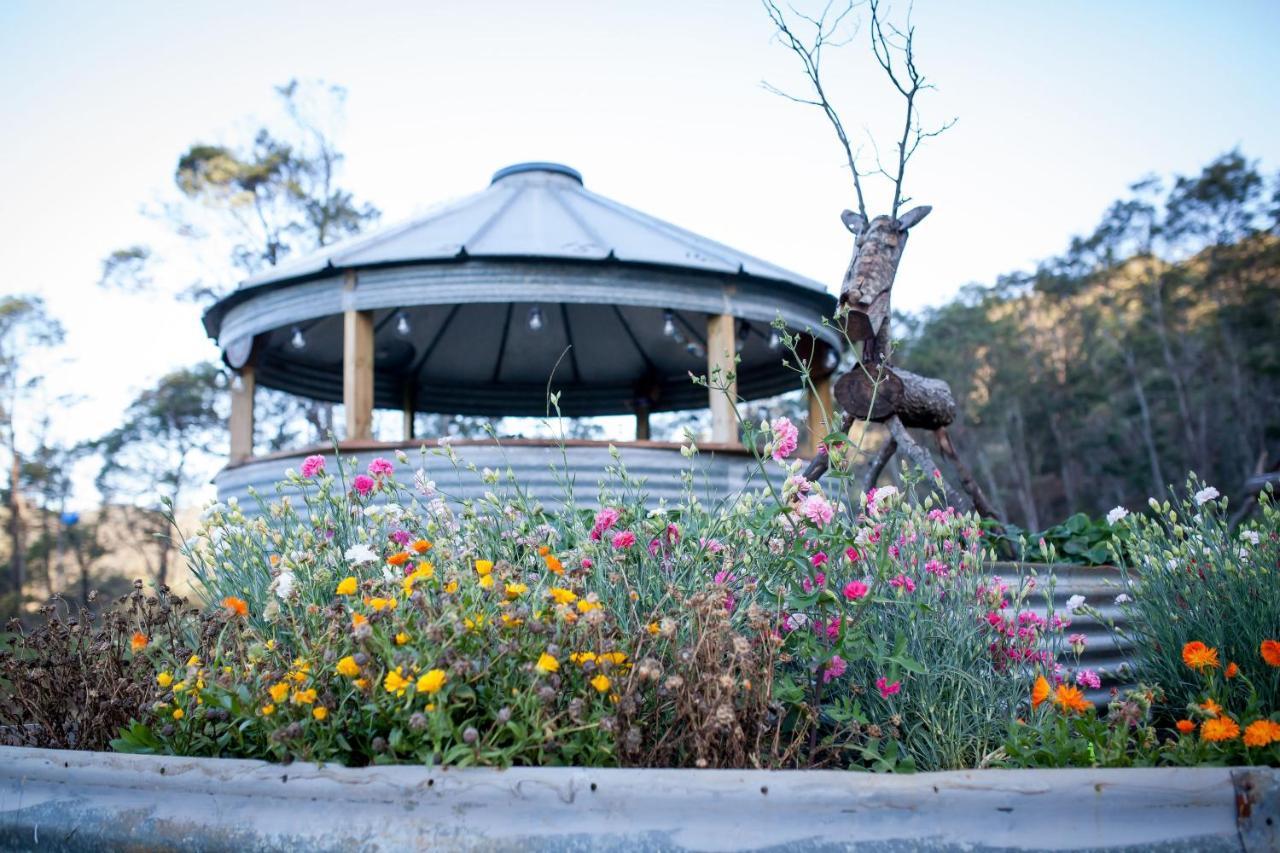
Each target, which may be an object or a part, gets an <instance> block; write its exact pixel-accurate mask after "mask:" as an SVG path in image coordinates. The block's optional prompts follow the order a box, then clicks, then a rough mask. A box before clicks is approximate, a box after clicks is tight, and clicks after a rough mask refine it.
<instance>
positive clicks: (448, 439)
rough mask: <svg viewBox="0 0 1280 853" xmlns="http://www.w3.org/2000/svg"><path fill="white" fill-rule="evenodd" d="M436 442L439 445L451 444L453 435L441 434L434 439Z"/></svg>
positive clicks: (446, 445)
mask: <svg viewBox="0 0 1280 853" xmlns="http://www.w3.org/2000/svg"><path fill="white" fill-rule="evenodd" d="M436 444H437V445H439V446H440V447H448V446H450V445H451V444H453V436H451V435H442V436H440V437H439V438H437V439H436Z"/></svg>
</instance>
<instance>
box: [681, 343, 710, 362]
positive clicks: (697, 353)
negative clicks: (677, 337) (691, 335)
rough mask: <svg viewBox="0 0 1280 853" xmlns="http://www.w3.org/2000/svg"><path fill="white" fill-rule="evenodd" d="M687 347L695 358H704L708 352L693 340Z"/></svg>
mask: <svg viewBox="0 0 1280 853" xmlns="http://www.w3.org/2000/svg"><path fill="white" fill-rule="evenodd" d="M685 349H686V350H688V351H689V355H691V356H694V357H695V358H702V357H703V356H704V355H706V354H707V351H706V350H704V349H703V348H702V347H701V346H699V345H698V344H697V343H693V342H690V344H689V345H688V346H687V347H685Z"/></svg>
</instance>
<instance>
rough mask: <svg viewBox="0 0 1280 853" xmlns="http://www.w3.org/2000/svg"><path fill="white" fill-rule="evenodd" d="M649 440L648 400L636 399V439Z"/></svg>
mask: <svg viewBox="0 0 1280 853" xmlns="http://www.w3.org/2000/svg"><path fill="white" fill-rule="evenodd" d="M648 440H649V401H648V400H637V401H636V441H648Z"/></svg>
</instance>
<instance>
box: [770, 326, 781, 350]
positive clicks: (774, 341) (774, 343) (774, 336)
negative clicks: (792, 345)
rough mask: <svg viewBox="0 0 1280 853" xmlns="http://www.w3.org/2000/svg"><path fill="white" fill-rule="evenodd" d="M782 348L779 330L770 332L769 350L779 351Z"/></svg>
mask: <svg viewBox="0 0 1280 853" xmlns="http://www.w3.org/2000/svg"><path fill="white" fill-rule="evenodd" d="M780 346H782V335H780V334H778V330H777V329H773V330H772V331H770V332H769V349H777V348H778V347H780Z"/></svg>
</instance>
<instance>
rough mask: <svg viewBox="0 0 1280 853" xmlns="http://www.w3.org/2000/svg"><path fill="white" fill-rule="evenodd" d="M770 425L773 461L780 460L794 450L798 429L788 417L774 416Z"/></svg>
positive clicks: (796, 443)
mask: <svg viewBox="0 0 1280 853" xmlns="http://www.w3.org/2000/svg"><path fill="white" fill-rule="evenodd" d="M770 426H771V427H772V429H773V461H774V462H781V461H782V460H783V459H786V458H787V457H788V456H790V455H791V454H792V453H795V452H796V447H797V445H798V444H799V438H800V430H798V429H796V425H795V424H793V423H792V422H791V420H790V419H789V418H774V419H773V423H772V424H771V425H770Z"/></svg>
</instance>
